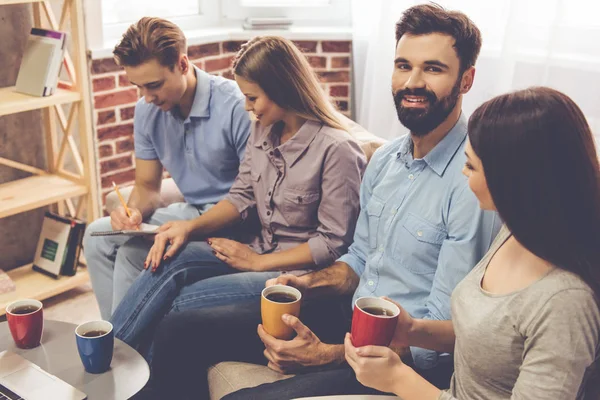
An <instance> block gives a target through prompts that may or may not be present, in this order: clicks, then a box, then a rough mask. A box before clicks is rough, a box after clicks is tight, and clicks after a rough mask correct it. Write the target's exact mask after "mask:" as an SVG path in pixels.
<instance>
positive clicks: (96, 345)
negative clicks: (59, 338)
mask: <svg viewBox="0 0 600 400" xmlns="http://www.w3.org/2000/svg"><path fill="white" fill-rule="evenodd" d="M75 336H76V338H77V350H78V351H79V357H81V362H82V363H83V367H84V368H85V370H86V371H87V372H89V373H91V374H101V373H103V372H106V371H108V369H109V368H110V363H111V361H112V357H113V348H114V345H115V334H114V332H113V326H112V324H111V323H110V322H108V321H91V322H86V323H83V324H81V325H79V326H78V327H77V328H76V329H75Z"/></svg>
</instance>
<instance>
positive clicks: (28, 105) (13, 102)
mask: <svg viewBox="0 0 600 400" xmlns="http://www.w3.org/2000/svg"><path fill="white" fill-rule="evenodd" d="M79 100H81V93H79V92H76V91H73V90H65V89H58V90H57V91H56V93H54V94H53V95H52V96H47V97H34V96H29V95H26V94H23V93H19V92H15V88H14V86H12V87H7V88H2V89H0V116H2V115H9V114H16V113H20V112H23V111H31V110H39V109H40V108H45V107H51V106H57V105H60V104H66V103H73V102H76V101H79Z"/></svg>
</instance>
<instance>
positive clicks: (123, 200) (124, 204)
mask: <svg viewBox="0 0 600 400" xmlns="http://www.w3.org/2000/svg"><path fill="white" fill-rule="evenodd" d="M112 184H113V188H115V193H117V196H119V200H121V204H122V205H123V208H125V212H126V213H127V215H128V216H129V218H131V211H129V208H128V207H127V204H126V203H125V199H123V196H121V192H119V187H118V186H117V184H116V183H115V182H114V181H113V183H112Z"/></svg>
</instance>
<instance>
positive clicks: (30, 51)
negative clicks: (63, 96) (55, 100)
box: [15, 28, 67, 97]
mask: <svg viewBox="0 0 600 400" xmlns="http://www.w3.org/2000/svg"><path fill="white" fill-rule="evenodd" d="M66 38H67V34H66V33H64V32H59V31H51V30H48V29H41V28H31V33H30V35H29V39H28V40H27V45H26V46H25V51H24V53H23V59H22V60H21V66H20V67H19V75H18V76H17V83H16V85H15V90H16V91H17V92H20V93H25V94H29V95H32V96H38V97H45V96H50V95H52V94H53V93H54V92H55V91H56V86H57V85H58V76H59V74H60V68H61V66H62V63H63V58H64V54H65V43H66Z"/></svg>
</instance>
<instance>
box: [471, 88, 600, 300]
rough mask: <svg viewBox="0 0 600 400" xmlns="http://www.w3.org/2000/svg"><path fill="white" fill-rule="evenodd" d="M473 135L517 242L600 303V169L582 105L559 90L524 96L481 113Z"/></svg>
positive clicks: (496, 102)
mask: <svg viewBox="0 0 600 400" xmlns="http://www.w3.org/2000/svg"><path fill="white" fill-rule="evenodd" d="M468 131H469V140H470V142H471V146H472V148H473V150H474V151H475V153H476V154H477V156H478V157H479V158H480V159H481V162H482V164H483V170H484V173H485V178H486V180H487V185H488V188H489V190H490V193H491V195H492V199H493V201H494V203H495V205H496V208H497V210H498V213H499V214H500V217H501V218H502V219H503V220H504V222H505V223H506V225H507V226H508V228H509V229H510V231H511V232H512V234H513V235H514V237H515V238H516V239H517V240H518V241H519V242H520V243H521V244H522V245H523V246H525V248H527V249H528V250H529V251H531V252H532V253H534V254H535V255H537V256H538V257H541V258H543V259H544V260H546V261H548V262H550V263H552V264H554V265H556V266H557V267H560V268H563V269H566V270H569V271H571V272H574V273H576V274H577V275H579V276H580V277H581V278H582V279H583V280H584V281H585V282H586V283H587V284H588V285H589V286H590V287H591V288H592V289H593V290H594V291H595V292H596V295H597V296H599V297H600V268H599V264H600V170H599V166H598V156H597V154H596V148H595V144H594V140H593V137H592V132H591V130H590V127H589V126H588V124H587V122H586V120H585V117H584V115H583V113H582V112H581V110H580V109H579V107H577V105H576V104H575V102H573V100H571V99H570V98H569V97H568V96H566V95H565V94H563V93H560V92H558V91H556V90H554V89H550V88H545V87H534V88H530V89H526V90H520V91H517V92H514V93H510V94H505V95H502V96H498V97H495V98H493V99H491V100H489V101H487V102H486V103H484V104H483V105H481V106H480V107H479V108H477V110H475V112H474V113H473V115H472V116H471V118H470V120H469V129H468Z"/></svg>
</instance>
